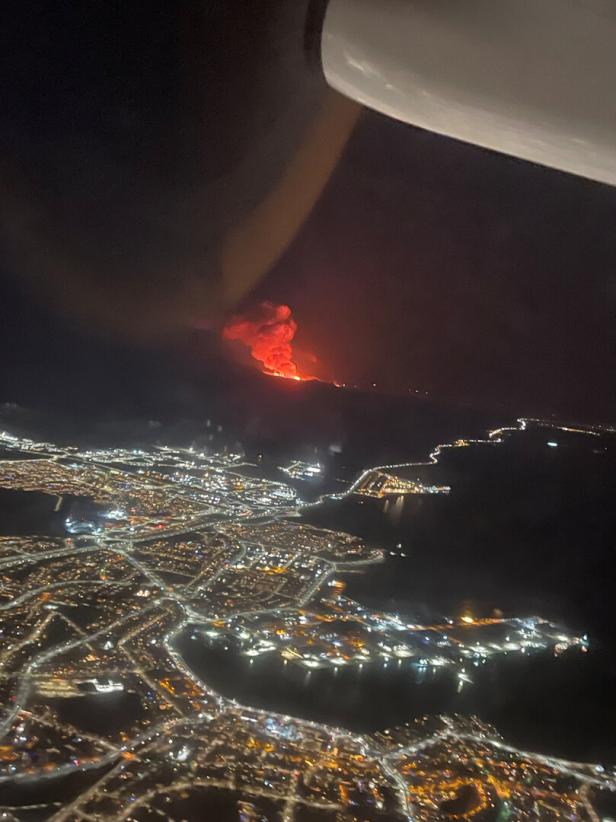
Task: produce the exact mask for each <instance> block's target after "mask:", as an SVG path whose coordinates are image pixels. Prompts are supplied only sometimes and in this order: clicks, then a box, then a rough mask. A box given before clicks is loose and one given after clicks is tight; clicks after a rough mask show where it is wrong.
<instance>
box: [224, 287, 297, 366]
mask: <svg viewBox="0 0 616 822" xmlns="http://www.w3.org/2000/svg"><path fill="white" fill-rule="evenodd" d="M292 315H293V312H292V311H291V309H290V308H289V306H288V305H276V304H275V303H272V302H269V301H265V302H261V303H259V305H257V306H255V307H253V308H252V309H250V310H249V311H247V312H246V313H244V314H235V315H233V316H232V317H231V318H230V319H229V320H228V322H227V323H226V325H225V327H224V329H223V332H222V335H223V337H224V339H226V340H235V341H237V342H240V343H242V344H243V345H245V346H246V347H247V348H249V349H250V354H251V356H252V357H253V359H255V360H257V361H258V362H259V363H261V366H262V370H263V372H264V373H265V374H270V375H271V376H273V377H284V378H285V379H288V380H307V379H311V377H307V376H303V375H301V374H300V373H299V370H298V366H297V363H296V361H295V355H294V352H293V338H294V337H295V332H296V331H297V323H296V322H295V320H294V319H293V316H292Z"/></svg>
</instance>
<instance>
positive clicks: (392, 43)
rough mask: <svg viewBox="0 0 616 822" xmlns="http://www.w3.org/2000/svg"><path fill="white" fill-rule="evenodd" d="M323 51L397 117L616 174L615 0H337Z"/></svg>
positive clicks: (354, 87) (332, 65)
mask: <svg viewBox="0 0 616 822" xmlns="http://www.w3.org/2000/svg"><path fill="white" fill-rule="evenodd" d="M321 59H322V65H323V70H324V73H325V77H326V79H327V81H328V83H329V84H330V85H331V86H332V87H333V88H335V89H337V90H338V91H340V92H341V93H342V94H344V95H346V96H348V97H351V98H353V99H355V100H358V101H360V102H361V103H363V104H364V105H366V106H368V107H370V108H373V109H376V110H377V111H380V112H382V113H384V114H387V115H389V116H391V117H394V118H396V119H398V120H403V121H405V122H407V123H411V124H413V125H415V126H419V127H421V128H425V129H428V130H430V131H434V132H437V133H439V134H444V135H448V136H450V137H455V138H457V139H460V140H464V141H466V142H469V143H474V144H476V145H479V146H484V147H486V148H490V149H495V150H496V151H501V152H504V153H505V154H510V155H513V156H515V157H521V158H523V159H525V160H531V161H533V162H536V163H540V164H542V165H545V166H551V167H553V168H557V169H562V170H564V171H569V172H572V173H573V174H579V175H582V176H584V177H589V178H591V179H594V180H600V181H603V182H606V183H610V184H612V185H614V184H616V2H614V0H330V2H329V4H328V5H327V8H326V9H325V14H324V18H323V23H322V36H321Z"/></svg>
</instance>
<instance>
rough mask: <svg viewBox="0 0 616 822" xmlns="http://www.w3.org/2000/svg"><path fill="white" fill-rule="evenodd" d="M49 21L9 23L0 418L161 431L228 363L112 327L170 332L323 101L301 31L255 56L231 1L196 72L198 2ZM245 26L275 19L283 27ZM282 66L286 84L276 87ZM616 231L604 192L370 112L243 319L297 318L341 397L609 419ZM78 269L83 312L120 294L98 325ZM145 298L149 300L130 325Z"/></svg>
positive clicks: (613, 199)
mask: <svg viewBox="0 0 616 822" xmlns="http://www.w3.org/2000/svg"><path fill="white" fill-rule="evenodd" d="M35 5H36V10H37V13H36V14H35V13H34V8H35V7H34V5H33V6H31V5H30V4H28V3H22V4H19V6H17V5H16V7H15V9H16V10H15V15H14V19H13V20H12V21H11V23H10V25H9V26H8V31H7V30H6V29H5V31H4V37H5V38H6V42H5V43H3V46H4V47H5V48H4V49H3V53H4V58H3V59H4V61H6V65H5V69H6V70H7V71H8V72H9V75H10V76H11V77H12V79H13V82H12V83H11V84H10V89H6V88H5V90H4V92H3V95H4V96H5V99H4V101H3V105H2V110H3V112H4V113H3V115H2V124H1V130H0V137H1V140H2V149H3V150H2V155H3V163H2V166H0V170H1V171H2V175H3V180H4V185H3V194H2V202H1V205H2V209H1V211H0V219H2V221H3V228H4V229H5V230H4V232H3V240H4V242H3V247H2V256H1V258H0V265H1V271H2V278H1V282H0V311H1V313H2V317H1V325H0V337H1V345H2V365H1V368H2V372H1V373H0V376H1V382H0V400H3V401H10V400H16V401H19V402H25V403H29V404H38V405H41V406H45V405H46V404H47V403H52V404H55V403H56V402H59V400H60V399H62V400H63V401H64V402H65V403H66V404H67V405H70V404H71V403H77V404H79V403H83V398H84V396H87V397H88V398H89V400H90V401H89V404H88V403H86V404H84V408H92V407H94V406H101V405H105V404H108V405H109V406H110V407H118V408H120V407H122V408H130V409H131V410H132V411H134V412H136V413H144V414H147V413H148V407H149V405H150V404H151V403H153V402H154V397H155V396H156V395H157V394H158V393H166V395H167V396H175V395H177V396H178V397H193V396H194V395H195V391H197V388H196V386H201V387H202V386H203V384H205V385H207V375H208V373H210V372H212V371H216V370H217V369H220V368H221V367H222V366H221V360H220V354H219V352H218V351H217V348H216V346H213V345H212V343H211V341H210V340H208V339H207V333H206V332H200V334H197V333H195V332H194V331H191V329H190V328H189V327H188V325H186V327H184V328H183V329H182V328H181V329H180V330H179V331H178V330H177V329H174V332H175V333H168V334H166V336H164V337H162V338H161V337H158V336H156V335H153V334H151V333H150V332H149V331H148V333H144V334H139V335H130V334H128V335H127V334H126V325H127V323H126V322H123V323H122V326H121V329H120V330H119V329H118V328H117V327H116V325H115V324H114V322H113V318H112V319H109V316H111V315H114V314H122V313H126V315H127V316H128V318H129V320H128V324H129V325H130V324H131V323H133V324H134V326H135V327H139V326H140V325H141V324H142V317H140V314H146V313H147V314H148V316H152V317H153V319H154V320H156V323H159V324H161V325H165V315H164V312H165V305H166V304H167V302H168V303H169V305H172V303H173V300H172V299H168V295H170V294H172V293H173V291H174V289H175V288H176V287H177V282H178V281H179V280H180V279H181V278H182V276H184V275H183V273H182V272H184V271H185V269H186V268H187V267H188V266H189V264H190V265H192V264H194V261H195V259H196V255H200V257H199V262H198V265H199V267H200V270H201V273H202V276H203V277H205V278H206V279H207V278H208V277H211V278H214V279H215V277H216V272H215V268H216V263H215V259H216V255H215V247H216V238H217V232H219V231H224V230H226V228H228V226H229V225H232V224H233V220H234V219H235V217H236V213H237V212H238V211H239V210H241V209H242V208H244V209H245V208H247V207H249V206H250V202H251V201H253V200H255V199H258V198H259V197H260V196H261V193H262V192H263V190H264V187H265V188H267V184H268V181H271V179H272V177H273V176H275V174H276V168H277V164H278V167H279V164H280V160H281V158H283V159H284V157H285V156H286V153H288V151H290V150H292V148H293V146H294V145H296V142H297V134H298V133H299V132H300V131H301V128H302V126H303V125H304V123H305V121H306V119H307V118H308V119H309V118H310V116H311V115H312V112H313V111H314V105H315V99H317V98H318V97H319V96H320V95H321V94H322V88H321V87H320V80H319V78H317V77H315V75H311V74H309V73H308V70H307V69H306V73H305V74H304V73H303V72H304V69H303V63H302V64H301V65H302V67H301V69H300V68H299V67H298V66H299V65H300V63H301V59H300V58H301V54H300V52H301V49H299V48H298V47H297V43H296V39H293V38H294V37H295V35H296V34H297V32H296V28H297V26H296V24H297V20H293V19H290V18H289V19H288V20H287V21H286V22H285V25H288V26H291V27H293V26H295V28H293V36H292V35H291V34H288V33H285V30H284V27H276V26H274V25H271V26H269V27H268V28H267V36H266V37H264V42H267V43H269V44H270V45H271V44H272V43H273V44H274V48H273V51H274V52H275V53H276V54H277V58H276V59H277V60H278V62H276V59H274V58H272V56H271V53H272V50H271V49H269V48H265V47H257V46H255V44H254V38H253V37H252V32H253V30H254V29H253V28H251V26H253V27H254V25H260V24H261V23H260V19H259V20H258V21H257V22H255V20H257V18H255V19H254V20H252V22H251V23H250V25H247V27H246V30H245V32H244V34H243V35H242V34H241V33H240V35H238V36H236V32H237V21H238V19H240V17H239V15H240V9H241V5H242V4H239V3H238V4H233V3H231V4H227V5H226V6H224V7H223V5H222V4H221V5H218V4H217V3H212V4H211V7H212V9H214V11H212V12H211V13H212V15H213V18H212V19H214V17H215V15H216V14H218V15H219V16H218V18H216V19H215V22H216V26H219V27H220V28H216V27H213V28H212V29H211V30H209V31H208V32H206V34H205V35H204V37H205V41H204V42H206V43H207V44H209V46H208V48H209V51H208V52H207V54H208V56H207V59H206V60H205V61H204V62H202V61H200V56H199V55H200V54H201V51H200V49H201V47H202V45H203V44H202V42H201V41H200V40H199V38H197V40H196V44H195V39H194V38H192V36H189V37H188V39H187V35H186V31H187V29H190V25H191V19H192V18H191V15H192V13H193V11H194V8H195V7H194V6H193V4H190V3H189V4H184V5H183V6H182V4H180V6H179V7H181V8H183V9H184V13H183V14H182V15H179V16H177V15H175V14H174V12H173V11H169V4H154V5H153V6H152V11H151V13H150V16H149V17H148V18H147V19H144V18H142V17H140V16H139V12H138V11H137V10H135V9H133V10H128V11H127V10H126V9H123V7H122V6H120V5H119V4H118V5H115V4H110V5H108V4H104V7H105V9H106V12H105V13H104V16H105V19H104V20H103V21H101V20H99V19H92V14H93V12H90V13H89V14H88V13H87V11H86V6H85V5H84V7H83V9H82V8H81V7H80V6H79V4H66V5H63V4H61V3H53V4H52V3H50V4H46V3H38V4H35ZM231 6H232V7H234V9H235V12H234V13H231V12H229V11H228V10H229V8H230V7H231ZM301 6H302V4H301V3H300V4H298V6H297V8H300V7H301ZM88 8H90V9H91V8H92V7H91V6H88ZM102 8H103V5H101V9H102ZM223 8H224V9H225V11H223ZM253 8H257V9H258V10H259V11H260V12H261V13H262V15H263V17H265V18H267V14H272V15H274V16H275V14H276V8H279V7H278V6H277V4H276V3H265V2H263V3H259V2H257V3H256V4H255V6H253ZM287 8H288V7H287ZM294 8H295V7H294ZM186 9H188V12H186ZM217 10H218V11H217ZM266 10H267V14H266ZM102 14H103V12H97V15H98V16H99V17H100V16H101V15H102ZM291 17H293V15H291ZM210 22H211V21H210ZM240 28H241V27H240ZM212 31H215V32H216V37H214V36H213V35H212ZM287 34H288V37H287ZM268 38H269V39H268ZM280 38H286V39H285V40H284V47H283V46H282V45H281V44H280V43H281V42H282V41H281V40H280ZM232 40H233V42H232ZM279 41H280V42H279ZM212 43H215V45H212ZM233 43H235V46H233ZM294 53H297V54H296V56H295V57H293V56H292V57H290V58H289V57H288V54H294ZM195 55H197V56H196V58H195ZM297 55H300V56H299V57H298V56H297ZM287 59H290V60H291V64H292V66H293V67H294V70H295V71H296V73H295V74H294V73H293V71H289V72H286V71H283V70H282V69H281V65H286V64H285V62H284V61H285V60H287ZM298 61H299V62H298ZM255 66H256V69H255ZM260 67H263V71H260V70H258V69H260ZM195 76H196V77H197V78H199V77H204V78H205V84H204V87H205V92H203V94H200V93H197V94H195V89H196V88H197V89H201V84H200V83H196V82H195V79H194V78H195ZM248 76H250V78H251V80H250V82H249V83H245V82H244V81H245V80H246V77H248ZM187 78H188V79H187ZM229 78H230V79H229ZM221 80H222V82H221ZM213 89H215V90H213ZM221 89H222V90H221ZM272 99H275V100H276V107H275V110H274V113H273V114H272V116H271V117H269V116H268V112H271V110H272V109H271V108H268V106H269V105H270V103H271V100H272ZM262 112H265V114H263V113H262ZM254 135H258V140H257V139H254V140H252V137H254ZM263 135H265V137H263ZM202 141H203V145H205V146H206V149H207V150H203V145H202ZM264 145H265V150H263V146H264ZM264 152H265V153H264ZM264 158H265V161H264ZM239 167H241V174H239V175H236V174H235V170H236V169H237V168H239ZM221 180H222V184H221ZM221 191H222V192H223V194H221ZM221 203H222V205H221ZM247 203H248V205H247ZM32 209H35V211H32ZM33 213H36V214H37V215H39V216H37V218H36V219H34V218H33V217H32V214H33ZM40 214H42V215H43V217H42V219H39V217H40ZM615 214H616V190H614V189H610V188H608V187H605V186H602V185H599V184H595V183H590V182H587V181H584V180H581V179H576V178H573V177H569V176H566V175H563V174H560V173H558V172H554V171H548V170H545V169H542V168H538V167H535V166H531V165H529V164H525V163H522V162H519V161H516V160H512V159H509V158H505V157H501V156H498V155H494V154H491V153H489V152H486V151H484V150H480V149H477V148H474V147H470V146H465V145H462V144H458V143H456V142H454V141H451V140H447V139H444V138H440V137H436V136H434V135H429V134H426V133H423V132H420V131H418V130H416V129H413V128H410V127H408V126H404V125H401V124H398V123H394V122H391V121H388V120H386V119H385V118H383V117H381V116H378V115H376V114H372V113H367V112H366V113H364V114H363V115H362V118H361V120H360V122H359V124H358V126H357V127H356V130H355V132H354V134H353V136H352V137H351V140H350V142H349V144H348V146H347V148H346V151H345V153H344V156H343V159H342V161H341V162H340V164H339V166H338V168H337V169H336V171H335V173H334V175H333V177H332V179H331V180H330V183H329V185H328V187H327V189H326V191H325V193H324V195H323V196H322V197H321V199H320V200H319V202H318V204H317V206H316V207H315V209H314V211H313V213H312V215H311V216H310V218H309V219H308V221H307V223H306V224H305V225H304V227H303V229H302V230H301V232H300V233H299V235H298V236H297V238H296V240H295V241H294V242H293V244H292V245H291V247H290V248H289V249H288V250H287V252H286V253H285V254H284V256H283V257H282V258H281V260H280V261H279V262H278V264H277V265H276V266H275V268H274V269H273V270H272V271H271V272H270V273H269V274H268V275H267V276H266V277H265V278H264V279H263V280H262V281H261V283H260V284H259V286H258V287H257V289H256V290H255V291H254V293H253V294H252V295H251V296H250V298H249V299H248V300H247V302H250V300H252V299H260V298H268V299H271V300H275V301H281V302H288V303H289V304H290V305H291V306H292V307H293V309H294V312H295V315H296V318H297V320H298V323H299V329H300V330H299V332H298V343H299V345H300V346H302V347H303V348H305V349H306V350H309V351H311V352H312V353H314V354H316V355H317V356H318V358H319V360H320V363H321V366H320V367H321V370H322V373H323V375H324V376H332V377H335V378H336V379H337V380H339V381H346V382H358V381H359V382H362V383H368V382H372V381H376V382H377V383H378V384H379V387H382V388H384V389H386V390H391V391H398V392H402V391H406V390H407V389H408V388H409V387H411V386H412V387H417V388H420V389H422V390H427V391H430V392H431V394H432V395H433V396H436V397H440V398H444V399H446V400H450V399H451V400H454V401H461V402H469V403H471V404H473V405H476V406H478V407H486V408H497V409H500V410H505V411H507V412H508V413H511V414H517V413H529V414H532V413H538V414H546V413H556V414H558V415H560V416H562V417H577V418H585V419H589V420H593V419H602V420H612V421H613V419H614V417H615V416H616V394H615V392H614V379H613V374H614V371H615V366H616V346H615V345H614V343H615V331H614V327H615V326H614V309H615V305H616V235H615V233H614V230H613V225H614V215H615ZM16 215H17V216H18V218H19V219H17V218H16ZM19 220H22V221H23V222H25V223H26V224H27V227H28V231H29V233H28V235H27V236H28V238H29V239H28V243H29V244H30V245H36V253H35V254H33V256H32V257H29V256H28V255H27V254H26V256H25V257H24V256H23V254H21V255H20V254H15V253H14V251H13V250H11V246H10V243H9V241H8V240H7V239H6V237H7V231H6V225H7V221H8V223H9V224H10V225H11V226H12V225H13V223H14V222H18V223H19ZM19 225H21V223H19ZM8 235H9V237H10V231H9V232H8ZM30 250H31V249H30V248H28V249H27V251H30ZM21 251H23V249H22V250H21ZM65 252H66V254H65ZM23 260H27V262H23ZM67 260H68V262H67ZM63 266H64V268H63ZM80 266H83V269H84V273H83V278H84V279H85V281H86V282H87V283H88V285H87V286H86V291H87V289H88V288H90V291H91V292H92V289H93V286H92V282H94V281H96V282H98V283H100V282H102V283H103V285H104V288H105V290H106V291H107V292H108V293H111V294H113V295H114V297H113V299H111V298H110V299H109V305H108V306H107V305H106V307H105V310H106V311H107V314H105V312H104V311H103V316H104V319H103V320H102V321H101V319H100V317H99V316H98V315H97V318H96V322H90V321H89V319H88V315H87V312H85V316H84V312H82V311H81V310H80V307H79V306H78V305H77V304H78V303H79V301H80V297H79V296H77V297H75V294H77V295H79V294H80V292H79V289H75V279H74V277H77V278H79V277H81V276H82V274H81V268H80ZM88 267H89V268H88ZM86 268H88V271H87V273H85V269H86ZM22 269H23V270H22ZM25 269H28V272H27V274H28V276H24V270H25ZM58 270H60V272H61V273H60V274H59V275H58ZM64 270H65V271H66V272H67V275H66V276H67V277H68V278H69V279H68V280H67V281H66V283H65V284H64V285H63V283H64V280H63V279H62V277H63V274H62V271H64ZM33 272H34V273H33ZM69 272H70V273H69ZM75 272H76V273H75ZM47 282H49V283H51V285H49V286H46V285H45V283H47ZM146 291H147V292H148V293H155V294H156V298H155V299H154V300H153V302H152V306H153V307H151V306H150V303H149V302H148V307H147V309H144V310H143V312H140V310H139V295H140V294H142V293H145V292H146ZM135 294H137V298H136V299H135ZM114 301H115V302H114ZM93 302H96V300H93ZM173 310H174V309H173V308H170V309H169V312H171V311H173ZM90 311H91V312H93V311H94V309H93V308H91V309H90ZM152 312H154V313H153V314H152ZM156 312H160V314H156ZM205 313H207V312H206V309H205V308H204V314H205ZM156 323H153V324H156ZM101 328H102V329H103V330H102V331H101ZM135 337H138V338H137V339H135ZM199 390H201V388H199ZM120 396H121V397H122V401H121V402H120V401H119V397H120Z"/></svg>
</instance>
